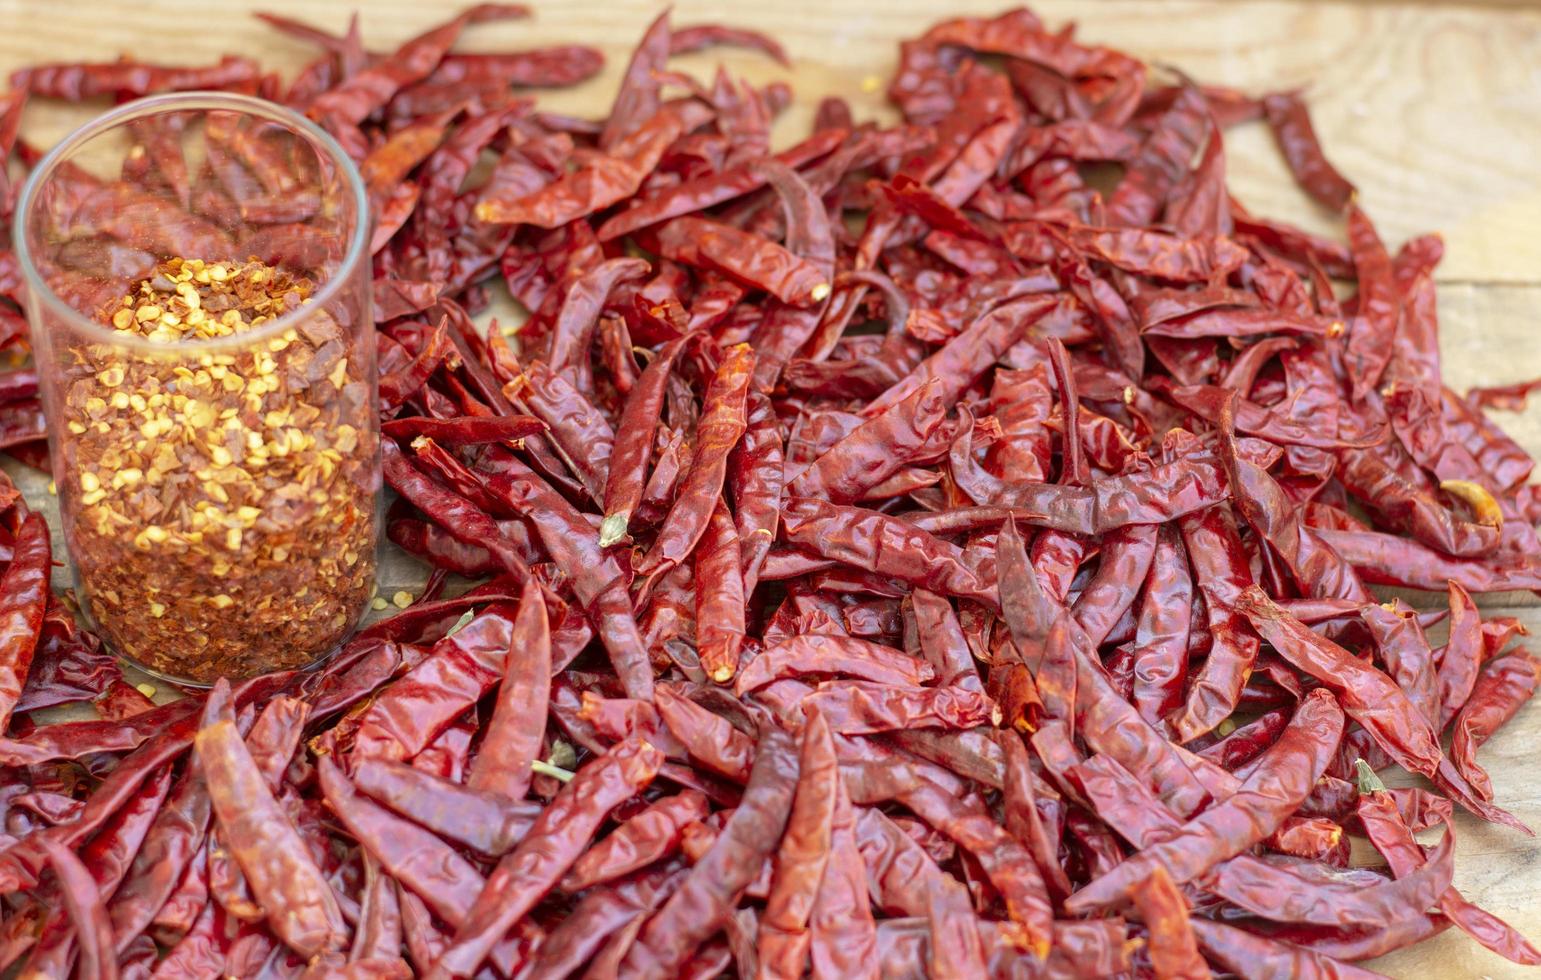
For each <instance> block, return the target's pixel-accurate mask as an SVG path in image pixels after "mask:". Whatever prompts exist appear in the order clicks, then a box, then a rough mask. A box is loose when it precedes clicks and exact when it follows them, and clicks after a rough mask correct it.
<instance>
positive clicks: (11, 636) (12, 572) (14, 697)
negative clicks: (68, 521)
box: [0, 513, 52, 733]
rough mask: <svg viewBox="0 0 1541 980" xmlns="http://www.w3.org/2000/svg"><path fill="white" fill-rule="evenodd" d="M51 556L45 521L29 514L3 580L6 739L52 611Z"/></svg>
mask: <svg viewBox="0 0 1541 980" xmlns="http://www.w3.org/2000/svg"><path fill="white" fill-rule="evenodd" d="M51 554H52V552H51V549H50V547H49V541H48V524H47V523H46V522H45V521H44V520H43V515H42V514H39V513H31V514H28V515H27V517H26V519H25V520H23V521H22V525H21V528H20V529H19V530H18V531H17V533H16V543H15V546H14V548H13V549H12V553H11V562H10V564H9V565H7V566H6V569H5V574H4V575H3V576H0V733H3V732H4V731H5V729H6V725H7V722H8V721H9V720H10V717H11V710H12V709H13V708H15V707H16V703H17V701H19V700H20V699H21V692H22V688H23V686H24V685H25V684H26V682H27V672H28V670H29V668H30V667H31V665H32V657H33V655H34V654H35V652H36V651H37V641H38V632H39V631H40V630H41V629H42V627H43V612H44V610H45V609H46V608H47V605H48V576H49V573H50V570H51V567H52V566H51Z"/></svg>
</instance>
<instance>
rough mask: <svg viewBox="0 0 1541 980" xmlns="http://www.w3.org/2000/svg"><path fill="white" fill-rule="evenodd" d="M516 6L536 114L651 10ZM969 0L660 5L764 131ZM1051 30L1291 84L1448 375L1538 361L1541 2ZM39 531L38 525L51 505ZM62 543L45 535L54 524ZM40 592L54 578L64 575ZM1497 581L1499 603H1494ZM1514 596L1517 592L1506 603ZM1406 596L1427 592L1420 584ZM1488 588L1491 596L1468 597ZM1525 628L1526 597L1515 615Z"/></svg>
mask: <svg viewBox="0 0 1541 980" xmlns="http://www.w3.org/2000/svg"><path fill="white" fill-rule="evenodd" d="M353 6H355V5H354V4H348V3H333V4H326V5H321V4H316V3H314V2H308V0H264V2H259V3H252V2H250V0H234V2H224V3H209V2H206V0H205V2H200V3H185V2H172V0H139V2H135V3H132V4H129V3H125V2H106V0H83V2H82V0H76V2H71V3H66V4H55V3H46V4H45V3H43V2H41V0H36V2H28V0H0V23H4V24H5V25H6V30H5V31H4V32H0V71H4V72H7V73H8V72H10V71H11V70H13V69H14V68H16V67H19V66H21V65H23V64H32V63H36V62H38V61H40V60H80V59H92V60H108V59H111V58H113V57H115V56H117V55H118V54H120V53H133V54H135V55H139V56H142V57H145V58H149V59H151V60H159V61H168V62H179V63H201V62H208V61H212V60H214V59H216V58H217V57H218V56H219V55H220V54H223V53H225V52H227V51H238V52H241V53H245V54H249V55H251V56H253V57H255V58H257V59H259V60H260V61H261V62H262V63H263V64H264V65H265V66H267V67H269V68H274V69H278V70H280V71H284V72H286V73H287V72H291V71H293V70H294V69H295V68H297V67H298V66H300V65H301V64H303V63H304V62H305V61H306V60H307V59H308V58H310V57H311V56H313V54H314V52H313V51H312V50H311V49H308V48H307V47H306V46H304V45H302V44H299V43H297V42H294V41H291V40H288V39H286V38H283V37H280V36H278V35H277V34H275V33H274V32H273V31H271V30H270V29H268V28H266V27H265V26H264V25H262V24H260V23H259V22H257V21H255V20H254V19H252V18H250V17H249V16H247V14H248V12H249V11H251V10H254V9H269V10H274V11H278V12H282V13H286V14H290V15H293V16H297V17H303V18H306V19H309V20H312V21H314V22H316V23H318V24H321V25H324V26H329V27H332V28H336V29H339V30H341V29H342V28H343V27H344V26H345V24H346V22H347V18H348V13H349V11H350V10H351V9H352V8H353ZM356 6H357V7H358V8H359V9H360V11H361V20H362V26H363V31H364V37H365V39H366V41H367V42H368V43H369V44H370V46H371V47H373V48H378V49H384V48H388V47H391V46H394V45H395V44H397V43H399V42H400V41H402V40H404V39H405V38H407V37H409V36H411V35H412V34H414V33H416V32H418V31H420V30H421V29H423V28H424V27H426V26H428V25H429V24H431V23H434V22H436V21H438V20H440V19H442V18H443V17H444V16H445V14H446V5H444V4H433V3H423V2H421V0H362V2H359V3H358V4H357V5H356ZM537 6H538V9H537V16H536V17H535V18H534V19H532V20H528V21H520V22H513V23H504V24H495V25H484V26H479V27H476V28H474V29H473V30H472V31H471V32H469V33H468V35H467V36H466V39H465V41H464V42H463V45H462V46H463V47H464V48H465V49H467V50H476V49H479V48H480V49H487V50H491V49H495V48H507V47H514V46H517V47H533V46H536V45H542V44H554V43H571V42H582V43H587V44H592V45H595V46H597V47H599V48H600V49H601V50H602V51H603V52H604V54H605V56H606V59H607V64H606V67H605V71H604V72H603V74H602V75H601V76H600V77H599V78H597V79H595V80H593V81H592V82H590V83H588V84H586V85H583V86H580V87H577V88H574V89H570V90H566V91H560V92H552V93H541V96H540V97H541V101H542V104H543V106H545V107H548V108H551V109H553V110H556V111H563V112H573V113H580V114H594V113H599V112H602V111H604V109H605V107H606V106H608V104H609V101H610V99H611V97H612V95H613V93H614V91H615V86H616V82H617V79H618V78H619V75H620V72H621V70H622V68H623V67H624V65H625V59H626V56H627V53H628V52H629V50H630V47H631V45H632V44H633V43H634V42H635V40H636V38H637V37H638V36H639V35H640V34H641V33H642V30H643V29H644V27H645V26H646V24H647V22H648V21H649V20H651V19H652V17H654V16H656V14H657V12H658V10H659V9H660V7H661V4H659V3H657V2H655V0H561V2H552V3H547V4H541V5H537ZM1001 6H1002V5H1001V4H1000V3H996V2H977V0H949V2H947V3H936V2H935V0H884V2H882V3H877V2H863V0H779V2H775V3H763V2H758V3H751V2H747V0H734V2H724V0H717V2H707V0H680V2H676V3H675V4H674V10H675V15H674V16H675V22H676V23H679V24H688V23H695V22H701V21H707V20H724V21H728V22H732V23H735V24H740V25H744V26H751V27H757V28H760V29H762V30H765V31H767V32H769V33H771V34H773V35H774V36H776V37H777V38H779V39H780V40H781V41H782V42H783V43H784V44H785V45H786V47H787V49H788V51H789V52H790V53H791V55H792V57H793V59H794V65H793V68H792V69H791V70H790V71H788V70H785V69H782V68H781V67H780V66H777V65H775V64H773V63H771V62H770V61H769V60H768V59H765V58H764V57H761V56H759V55H755V54H752V53H742V52H734V51H731V50H723V51H717V52H711V53H708V54H702V55H696V56H691V57H687V58H681V59H678V60H677V62H676V64H677V65H678V67H680V68H682V69H685V70H688V71H692V72H694V73H696V74H698V75H701V74H704V73H706V72H709V71H710V70H711V69H712V68H713V67H714V66H715V65H716V63H717V62H718V61H719V60H720V61H723V62H725V63H727V64H728V65H729V67H730V68H731V69H732V70H733V71H735V72H738V73H740V74H742V75H744V76H746V77H748V78H750V79H752V80H754V81H756V82H760V83H763V82H765V81H768V80H771V79H782V80H786V81H788V82H790V83H792V84H793V86H794V88H795V90H796V92H797V95H798V102H797V103H796V105H795V106H794V107H793V109H791V110H789V111H788V112H787V113H786V114H785V116H784V118H783V119H781V120H780V121H779V122H778V130H777V135H778V140H779V142H781V143H785V142H788V141H790V140H791V139H792V138H794V137H795V135H796V134H798V133H801V132H804V131H805V130H806V127H807V124H808V120H809V118H810V116H811V112H812V106H813V105H814V104H815V103H816V101H817V99H818V97H820V96H822V95H825V94H834V93H838V94H841V95H843V96H845V97H846V98H847V99H848V100H849V101H850V102H851V104H852V106H853V108H854V109H855V111H856V113H857V115H858V116H859V117H878V118H884V119H887V118H892V112H891V110H890V109H889V107H888V106H887V105H886V104H885V103H884V101H883V86H884V85H885V84H886V80H887V77H888V75H889V73H890V72H891V71H892V68H893V65H894V61H895V55H896V50H897V49H896V41H897V40H898V39H900V38H902V37H908V36H912V35H914V34H916V33H918V32H920V31H921V30H923V29H924V28H925V27H926V26H927V25H928V24H929V23H931V22H932V21H934V20H935V19H937V18H938V17H939V16H942V15H943V14H944V13H946V14H948V15H952V14H962V13H993V12H995V11H997V10H998V9H1000V7H1001ZM1034 9H1035V10H1037V11H1038V13H1039V14H1040V15H1042V16H1043V17H1044V19H1045V20H1047V21H1049V22H1051V23H1052V24H1059V23H1063V22H1064V21H1066V20H1068V19H1071V18H1075V19H1076V20H1078V22H1079V25H1080V26H1079V30H1078V35H1079V36H1080V37H1081V38H1083V39H1086V40H1089V41H1092V42H1096V43H1106V44H1109V45H1112V46H1115V47H1119V48H1122V49H1124V50H1127V51H1130V52H1132V53H1135V54H1138V55H1141V56H1143V57H1145V58H1147V59H1149V60H1150V61H1152V62H1153V63H1157V64H1161V65H1177V66H1180V67H1181V68H1182V69H1183V70H1184V71H1185V72H1187V73H1189V74H1190V75H1192V76H1194V77H1196V78H1198V79H1201V80H1203V81H1206V82H1212V83H1218V84H1226V85H1232V86H1237V87H1241V88H1244V89H1248V90H1252V91H1264V90H1269V89H1277V88H1284V87H1300V88H1303V89H1304V90H1305V91H1306V93H1307V95H1308V98H1309V100H1310V103H1311V106H1312V109H1313V112H1314V115H1315V119H1316V124H1317V128H1318V130H1319V131H1320V132H1321V134H1322V137H1323V139H1324V141H1325V142H1326V145H1327V148H1328V152H1329V154H1330V155H1331V156H1332V158H1333V160H1334V161H1335V162H1336V163H1337V164H1338V166H1339V167H1340V168H1341V169H1342V170H1343V171H1344V172H1345V173H1346V174H1347V175H1348V176H1349V177H1351V178H1352V179H1354V180H1355V181H1356V182H1358V183H1359V185H1360V188H1361V193H1362V200H1363V202H1364V204H1365V206H1366V208H1367V209H1368V210H1369V211H1370V213H1371V214H1372V215H1373V216H1374V217H1375V219H1376V220H1377V222H1379V224H1380V226H1381V229H1382V231H1383V233H1384V235H1385V236H1386V238H1387V239H1388V240H1389V241H1391V242H1393V243H1395V242H1399V241H1400V240H1402V239H1404V238H1406V237H1407V236H1409V235H1411V234H1415V233H1418V232H1422V231H1427V230H1431V229H1437V230H1440V231H1441V232H1443V234H1444V235H1445V239H1446V243H1447V246H1448V252H1447V256H1446V259H1445V262H1444V264H1443V265H1442V266H1441V267H1440V269H1439V278H1440V280H1441V283H1442V286H1441V290H1440V298H1439V301H1440V315H1441V318H1442V322H1443V327H1444V330H1443V335H1442V351H1443V357H1444V367H1445V372H1446V378H1447V380H1448V382H1449V383H1450V384H1451V385H1452V386H1453V387H1455V388H1457V389H1458V390H1461V389H1464V388H1465V387H1467V386H1470V385H1473V384H1497V383H1504V382H1509V381H1516V380H1520V379H1523V378H1527V377H1533V376H1537V375H1541V344H1537V343H1536V342H1535V337H1536V327H1535V323H1536V319H1537V315H1538V313H1541V236H1538V235H1537V231H1536V230H1537V229H1538V228H1541V180H1538V179H1537V176H1536V172H1535V171H1536V167H1537V165H1538V161H1541V125H1537V120H1541V76H1538V75H1537V70H1536V66H1538V65H1541V11H1538V10H1537V9H1535V7H1534V6H1533V5H1532V4H1529V3H1525V2H1522V0H1495V2H1490V3H1483V4H1476V5H1463V6H1454V5H1442V4H1438V3H1427V2H1416V3H1401V2H1373V3H1353V4H1350V3H1307V2H1260V0H1235V2H1221V0H1189V2H1160V0H1117V2H1095V3H1088V2H1074V0H1051V2H1044V3H1038V4H1035V5H1034ZM94 111H96V110H95V109H93V108H84V109H80V108H73V107H61V106H52V105H47V106H45V105H37V106H32V107H29V108H28V110H27V115H26V119H25V123H24V133H25V134H26V135H27V137H28V138H29V139H31V140H33V141H34V142H35V143H37V144H38V145H43V146H46V145H49V144H50V143H51V142H53V141H54V140H56V139H57V138H58V137H60V136H61V135H63V134H64V133H65V132H67V131H68V130H69V129H71V128H73V127H74V126H76V125H78V124H79V123H81V122H83V121H85V120H86V119H87V118H89V116H90V115H91V114H92V113H93V112H94ZM1227 154H1228V157H1229V160H1230V163H1231V172H1232V187H1233V189H1234V191H1235V192H1236V194H1237V196H1238V197H1239V198H1240V199H1241V200H1242V201H1243V202H1244V203H1246V205H1247V206H1248V207H1249V208H1252V209H1254V210H1256V211H1259V212H1262V213H1265V214H1270V215H1275V216H1279V217H1286V218H1290V219H1292V220H1295V221H1298V222H1300V223H1302V224H1305V225H1307V226H1309V227H1312V228H1315V229H1317V230H1320V231H1323V232H1327V233H1333V234H1338V233H1340V232H1341V229H1339V228H1337V227H1336V223H1335V220H1334V219H1332V218H1331V217H1330V216H1328V215H1326V214H1324V213H1322V212H1320V211H1319V210H1317V209H1315V208H1313V207H1312V206H1311V205H1310V204H1309V202H1307V201H1306V200H1305V198H1304V197H1303V196H1302V195H1301V194H1300V193H1299V192H1298V191H1297V190H1296V189H1295V188H1294V187H1293V185H1292V184H1291V183H1290V182H1289V180H1288V177H1287V174H1286V172H1285V170H1284V166H1283V164H1282V162H1281V161H1280V160H1279V158H1278V155H1277V153H1276V151H1275V150H1274V147H1273V145H1272V142H1271V140H1270V139H1269V137H1268V134H1267V132H1266V131H1265V130H1264V129H1263V128H1262V127H1261V126H1249V127H1244V128H1242V129H1239V130H1235V131H1233V132H1232V133H1230V134H1228V137H1227ZM1498 418H1499V420H1500V422H1501V423H1502V424H1503V425H1504V426H1505V428H1506V429H1508V430H1509V431H1510V432H1511V434H1513V435H1514V436H1515V437H1516V438H1517V439H1518V440H1519V441H1520V442H1521V443H1522V444H1523V445H1525V446H1526V448H1527V449H1529V450H1530V451H1531V452H1532V453H1541V408H1532V409H1531V410H1529V411H1527V412H1524V413H1519V414H1514V413H1499V415H1498ZM7 469H8V470H9V471H10V472H12V473H13V475H15V476H16V477H17V479H18V481H19V482H20V483H21V484H22V486H23V489H24V490H25V492H26V493H27V495H28V499H29V500H31V501H32V502H33V503H34V504H36V505H38V506H41V507H43V508H44V509H45V510H48V511H49V512H50V516H53V513H52V512H53V509H54V508H53V500H52V498H51V497H50V496H49V495H48V494H47V492H46V478H43V477H40V476H38V475H37V474H29V473H26V472H23V471H21V469H20V468H19V467H15V466H14V465H8V466H7ZM54 524H55V526H57V522H54ZM56 545H57V546H58V548H59V553H60V554H63V550H62V545H63V542H62V541H56ZM422 577H423V566H422V565H420V564H419V563H417V562H416V561H415V560H413V559H411V558H409V557H407V556H405V555H403V554H401V553H400V552H398V551H395V549H389V550H388V553H387V555H386V557H385V560H384V564H383V567H382V576H381V591H382V592H383V593H384V594H386V595H389V594H391V593H392V592H394V591H395V590H397V589H401V588H405V589H408V590H412V589H414V588H418V587H420V585H421V582H422ZM59 584H60V585H61V586H62V585H64V584H66V583H65V581H64V580H63V579H62V578H61V580H60V583H59ZM1508 598H1513V597H1508ZM1520 598H1522V599H1524V601H1529V597H1520ZM1425 601H1427V599H1426V597H1425ZM1489 605H1490V606H1491V604H1489ZM1517 614H1518V615H1521V616H1522V617H1523V618H1524V619H1525V621H1526V622H1527V623H1528V624H1529V625H1530V626H1531V628H1532V629H1533V630H1541V609H1538V608H1535V607H1528V608H1521V609H1519V610H1518V613H1517ZM1538 739H1541V709H1538V708H1536V707H1535V706H1534V705H1532V706H1531V707H1530V708H1529V709H1528V710H1527V711H1526V712H1524V713H1523V714H1522V715H1521V717H1520V718H1518V719H1517V720H1516V721H1515V722H1514V723H1512V724H1511V725H1510V726H1509V727H1508V728H1507V729H1506V730H1505V731H1504V732H1503V733H1501V734H1500V735H1499V736H1498V737H1497V738H1496V739H1494V740H1493V741H1492V742H1491V743H1489V744H1488V745H1487V746H1486V747H1485V748H1484V749H1483V752H1482V757H1483V760H1484V762H1485V763H1486V764H1487V765H1488V767H1489V769H1490V771H1491V772H1492V775H1493V781H1494V784H1495V787H1496V790H1497V799H1498V801H1499V802H1501V803H1503V804H1504V805H1506V806H1508V807H1510V808H1511V809H1513V811H1514V812H1515V813H1516V814H1517V815H1518V816H1519V817H1520V818H1521V819H1522V820H1525V821H1527V822H1528V823H1530V824H1531V825H1533V826H1541V773H1538V772H1537V770H1536V766H1535V764H1534V761H1533V758H1534V751H1533V748H1532V747H1533V746H1534V745H1535V744H1536V742H1537V740H1538ZM1458 823H1459V832H1460V835H1461V844H1460V848H1459V851H1458V860H1457V862H1456V882H1457V884H1458V886H1459V887H1460V888H1461V889H1462V890H1463V891H1464V892H1465V893H1466V894H1467V896H1468V897H1469V898H1471V899H1473V900H1474V901H1477V902H1479V903H1480V904H1483V905H1484V906H1486V907H1488V908H1490V909H1491V910H1492V911H1493V912H1495V913H1497V914H1499V915H1501V916H1504V917H1505V918H1507V919H1509V920H1510V921H1511V922H1513V923H1514V924H1515V925H1516V926H1518V927H1519V928H1521V929H1522V930H1523V931H1525V932H1526V933H1527V934H1529V935H1530V936H1531V937H1533V938H1535V939H1537V940H1541V902H1538V901H1537V898H1536V896H1537V894H1538V892H1541V841H1538V840H1536V839H1534V838H1531V839H1525V838H1521V837H1519V836H1518V835H1516V834H1514V833H1513V832H1510V831H1505V830H1499V829H1495V828H1491V827H1487V826H1485V825H1481V824H1480V823H1478V822H1477V821H1474V820H1471V819H1468V818H1465V817H1461V818H1460V819H1459V821H1458ZM1368 965H1369V966H1371V967H1373V968H1375V969H1379V970H1381V971H1383V972H1386V973H1389V974H1391V975H1393V976H1397V977H1406V978H1426V977H1433V978H1441V980H1443V978H1458V977H1472V978H1476V977H1484V976H1486V977H1494V978H1499V977H1519V976H1521V975H1522V971H1520V970H1519V969H1518V968H1516V967H1514V966H1513V965H1511V964H1509V963H1507V962H1506V961H1504V960H1502V959H1500V958H1498V957H1497V956H1494V955H1492V954H1490V953H1487V952H1486V951H1485V950H1483V949H1481V948H1479V947H1478V946H1477V945H1476V944H1475V943H1473V942H1471V941H1470V940H1468V939H1467V938H1466V937H1465V936H1463V935H1461V934H1459V933H1458V932H1456V931H1454V930H1452V931H1450V932H1447V933H1446V934H1445V935H1443V936H1441V937H1439V938H1437V939H1435V940H1433V941H1431V942H1429V943H1425V944H1423V945H1421V946H1419V947H1417V948H1415V949H1412V950H1406V951H1403V952H1401V953H1398V954H1395V955H1392V956H1388V957H1385V958H1383V959H1381V960H1379V961H1376V962H1373V963H1370V964H1368Z"/></svg>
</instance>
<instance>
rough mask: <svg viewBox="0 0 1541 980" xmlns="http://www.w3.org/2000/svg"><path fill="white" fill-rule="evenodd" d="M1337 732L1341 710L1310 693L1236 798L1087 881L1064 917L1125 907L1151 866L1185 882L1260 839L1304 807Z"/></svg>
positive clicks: (1322, 694)
mask: <svg viewBox="0 0 1541 980" xmlns="http://www.w3.org/2000/svg"><path fill="white" fill-rule="evenodd" d="M1342 731H1343V709H1341V708H1339V707H1338V705H1337V702H1336V701H1334V700H1333V698H1332V696H1331V695H1330V694H1328V693H1327V692H1326V691H1325V690H1318V691H1313V692H1312V693H1311V694H1310V695H1308V696H1307V697H1306V699H1305V700H1304V701H1302V702H1301V706H1300V709H1299V710H1298V711H1297V712H1296V714H1295V717H1294V719H1292V720H1291V722H1290V727H1289V728H1287V729H1285V731H1284V734H1282V735H1281V736H1280V737H1279V741H1277V742H1275V743H1274V744H1273V746H1271V747H1270V748H1269V749H1268V751H1267V752H1265V753H1264V754H1263V756H1262V758H1261V760H1260V764H1259V765H1258V767H1257V768H1256V769H1254V771H1253V773H1252V775H1251V776H1249V777H1248V778H1247V779H1246V780H1245V781H1244V782H1243V783H1242V785H1241V787H1240V789H1239V790H1237V792H1236V795H1234V796H1232V797H1231V798H1230V799H1228V800H1225V801H1224V802H1221V803H1217V804H1216V805H1215V806H1213V807H1211V808H1210V809H1208V810H1205V811H1204V812H1203V813H1201V814H1199V815H1198V816H1197V817H1195V818H1193V819H1192V820H1191V821H1189V822H1188V823H1187V824H1184V825H1183V827H1182V829H1181V831H1180V832H1179V833H1178V834H1176V835H1175V836H1173V837H1171V838H1169V839H1167V840H1164V841H1162V842H1160V843H1156V844H1153V845H1152V846H1150V847H1147V848H1145V849H1144V850H1142V851H1141V852H1140V853H1139V854H1137V855H1136V856H1134V857H1132V858H1130V859H1129V860H1127V861H1125V862H1124V863H1123V864H1120V865H1119V866H1118V868H1117V869H1116V870H1115V871H1113V872H1111V873H1109V874H1106V875H1104V876H1102V877H1101V878H1098V879H1096V880H1094V881H1092V882H1091V883H1090V884H1088V885H1087V886H1086V887H1085V888H1082V889H1081V890H1080V891H1078V892H1076V893H1075V894H1074V895H1072V896H1071V897H1070V899H1069V900H1068V901H1067V902H1066V903H1065V908H1066V911H1070V912H1078V911H1087V910H1091V909H1095V908H1099V907H1104V906H1106V905H1109V904H1112V903H1114V902H1118V901H1123V900H1127V898H1128V897H1129V895H1130V894H1131V892H1132V890H1133V889H1134V888H1135V887H1137V886H1138V883H1139V882H1141V881H1143V880H1145V877H1146V876H1147V875H1148V873H1149V870H1150V868H1152V867H1154V866H1156V865H1158V864H1159V865H1161V866H1164V867H1165V869H1166V870H1167V871H1169V872H1170V873H1171V874H1172V877H1173V880H1175V881H1180V882H1186V881H1190V880H1192V879H1193V878H1194V877H1197V876H1198V875H1200V874H1203V873H1204V872H1206V871H1208V870H1209V869H1210V868H1212V867H1214V866H1215V864H1217V863H1219V862H1220V861H1223V860H1225V859H1226V858H1228V857H1233V856H1235V855H1236V854H1239V853H1240V852H1241V851H1243V850H1245V849H1246V848H1247V847H1249V846H1251V844H1253V843H1256V842H1257V841H1259V840H1261V839H1262V838H1264V837H1266V836H1267V835H1268V834H1269V833H1271V832H1272V831H1273V829H1274V827H1276V826H1277V825H1278V823H1279V822H1280V821H1282V820H1283V819H1284V818H1285V817H1286V816H1288V815H1289V814H1290V813H1291V812H1292V811H1293V810H1294V809H1295V808H1296V807H1297V806H1299V805H1300V803H1301V801H1303V800H1304V799H1305V797H1306V794H1307V793H1309V792H1310V789H1311V786H1312V784H1314V783H1315V782H1316V778H1317V776H1319V775H1320V774H1321V773H1322V772H1323V771H1324V770H1325V769H1326V768H1327V762H1328V761H1329V756H1330V753H1331V750H1332V749H1333V748H1336V747H1337V742H1338V738H1339V737H1340V736H1341V735H1342Z"/></svg>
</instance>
